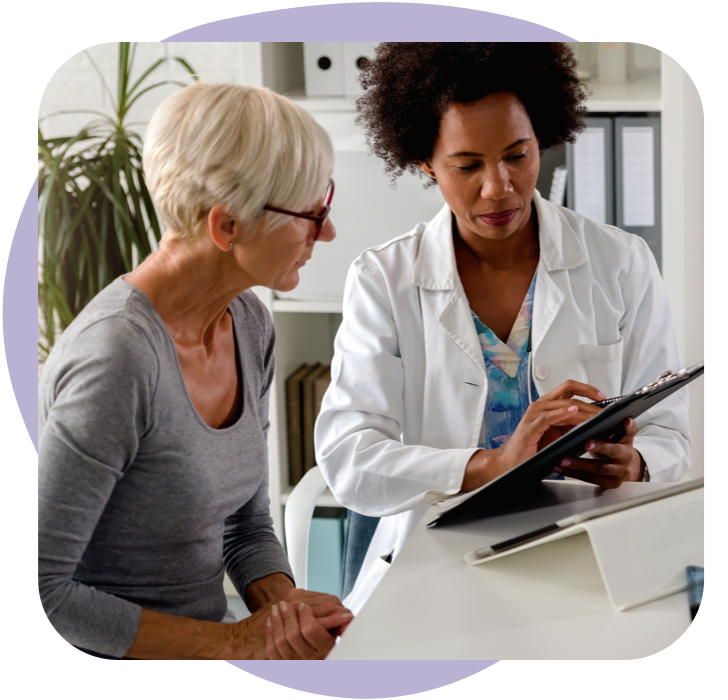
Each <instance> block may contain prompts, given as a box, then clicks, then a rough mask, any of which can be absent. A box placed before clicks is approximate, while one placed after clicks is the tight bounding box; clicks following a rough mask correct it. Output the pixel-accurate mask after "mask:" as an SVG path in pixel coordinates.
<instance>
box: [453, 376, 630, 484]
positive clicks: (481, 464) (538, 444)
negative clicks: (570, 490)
mask: <svg viewBox="0 0 728 700" xmlns="http://www.w3.org/2000/svg"><path fill="white" fill-rule="evenodd" d="M575 396H582V397H585V398H588V399H591V400H592V401H600V400H603V399H605V398H607V397H606V396H605V395H604V394H603V393H602V392H601V391H599V390H598V389H596V388H595V387H593V386H590V385H589V384H583V383H581V382H576V381H573V380H569V381H567V382H564V383H563V384H561V385H560V386H558V387H556V389H554V390H553V391H551V392H549V393H548V394H545V395H544V396H542V397H541V398H539V399H538V400H536V401H534V402H533V403H532V404H531V405H530V406H529V407H528V409H527V410H526V413H525V414H524V416H523V418H522V419H521V422H520V423H519V424H518V427H517V428H516V430H515V432H514V433H513V435H511V437H510V438H509V440H508V442H506V444H505V445H503V446H502V447H499V448H497V449H493V450H479V451H478V452H475V453H474V454H473V456H472V457H471V458H470V461H469V462H468V464H467V466H466V468H465V476H464V478H463V484H462V491H463V492H467V491H472V490H474V489H476V488H478V487H480V486H482V485H483V484H486V483H488V482H489V481H492V480H493V479H495V478H496V477H498V476H500V475H501V474H504V473H505V472H507V471H509V470H510V469H512V468H513V467H515V466H517V465H519V464H521V463H522V462H524V461H525V460H527V459H529V458H530V457H533V456H534V455H535V454H536V453H537V452H538V451H539V450H541V449H543V448H544V447H546V446H547V445H549V444H551V443H552V442H554V440H557V439H558V438H560V437H561V436H562V435H564V434H566V433H567V432H568V431H569V430H571V428H572V427H573V426H575V425H579V424H580V423H583V422H584V421H587V420H589V419H590V418H591V417H592V416H594V415H596V414H597V413H599V412H600V411H601V410H602V409H601V408H600V407H599V406H594V405H593V404H590V403H587V402H586V401H581V400H579V399H576V398H574V397H575ZM636 434H637V423H636V422H635V421H634V420H633V419H632V418H628V419H627V420H626V421H625V424H624V437H622V439H621V440H619V441H618V442H606V441H603V440H588V441H587V443H586V444H585V445H584V451H585V452H587V453H588V454H589V456H590V457H591V459H585V458H569V459H564V460H563V461H562V462H561V464H560V465H559V466H557V467H555V471H556V472H559V473H561V474H563V475H564V476H570V477H574V478H576V479H581V480H582V481H587V482H589V483H591V484H596V485H598V486H601V487H602V488H605V489H614V488H617V487H618V486H620V485H621V484H622V483H623V482H625V481H640V480H641V478H642V465H643V460H642V456H641V455H640V453H639V452H638V451H637V450H636V449H635V448H634V445H633V442H634V436H635V435H636Z"/></svg>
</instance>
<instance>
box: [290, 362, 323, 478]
mask: <svg viewBox="0 0 728 700" xmlns="http://www.w3.org/2000/svg"><path fill="white" fill-rule="evenodd" d="M319 366H320V365H319V364H315V365H309V364H303V365H301V366H300V367H298V369H296V371H295V372H293V374H291V375H289V376H288V377H287V378H286V409H287V411H286V412H287V420H288V478H289V481H290V485H291V486H295V485H296V484H297V483H298V482H299V481H300V480H301V477H302V476H303V434H302V429H303V420H302V381H303V379H304V377H306V376H307V375H308V374H310V373H311V372H312V371H315V370H316V369H318V368H319Z"/></svg>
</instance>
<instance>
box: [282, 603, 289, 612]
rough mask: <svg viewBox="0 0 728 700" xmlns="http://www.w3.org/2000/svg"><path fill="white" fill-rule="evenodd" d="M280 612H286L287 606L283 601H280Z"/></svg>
mask: <svg viewBox="0 0 728 700" xmlns="http://www.w3.org/2000/svg"><path fill="white" fill-rule="evenodd" d="M281 612H283V613H287V612H288V606H287V605H286V602H285V601H284V600H282V601H281Z"/></svg>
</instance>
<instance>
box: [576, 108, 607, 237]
mask: <svg viewBox="0 0 728 700" xmlns="http://www.w3.org/2000/svg"><path fill="white" fill-rule="evenodd" d="M584 121H585V122H586V130H585V131H583V132H582V133H581V134H579V137H578V139H577V140H576V142H575V143H567V144H566V167H567V170H568V173H569V176H568V179H567V206H568V207H569V209H571V210H573V211H575V212H577V213H579V214H583V215H584V216H586V217H588V218H590V219H591V220H592V221H596V222H597V223H600V224H614V157H613V151H614V123H613V121H612V118H611V117H585V118H584Z"/></svg>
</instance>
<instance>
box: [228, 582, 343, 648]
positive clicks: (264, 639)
mask: <svg viewBox="0 0 728 700" xmlns="http://www.w3.org/2000/svg"><path fill="white" fill-rule="evenodd" d="M284 597H285V598H286V599H287V601H288V602H286V600H279V601H278V602H277V603H272V604H270V605H266V606H264V607H263V608H261V609H260V610H257V611H256V612H255V613H253V614H252V615H251V616H250V617H248V618H246V619H244V620H242V621H240V622H238V623H236V624H234V625H230V627H231V628H233V630H234V632H233V634H234V637H235V643H234V647H235V648H236V650H237V656H235V657H233V658H239V659H267V658H274V659H279V658H284V659H298V658H306V659H319V658H324V657H325V656H326V654H328V652H329V650H330V649H331V646H332V645H333V643H334V640H335V639H336V636H337V635H338V634H341V632H343V630H345V629H346V627H347V626H348V624H349V623H350V622H351V620H352V618H353V615H352V613H351V612H350V611H349V610H347V609H346V608H345V607H344V606H343V605H341V603H340V602H339V599H338V598H336V596H331V595H328V594H326V593H316V592H314V591H304V590H301V589H298V588H295V589H291V591H290V592H289V593H288V594H287V595H286V596H284ZM304 600H305V601H306V602H303V601H304ZM332 600H333V601H336V603H333V602H332ZM301 606H303V608H301ZM295 611H298V614H297V613H296V612H295ZM269 623H270V624H269ZM271 636H272V638H273V639H275V640H277V642H276V643H275V644H274V645H273V647H270V639H269V638H270V637H271ZM283 638H285V640H288V641H287V643H285V642H284V641H283ZM272 648H275V649H276V650H277V651H276V652H275V654H276V655H274V656H270V649H272ZM301 654H307V656H301Z"/></svg>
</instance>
